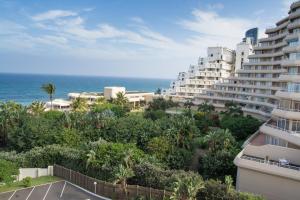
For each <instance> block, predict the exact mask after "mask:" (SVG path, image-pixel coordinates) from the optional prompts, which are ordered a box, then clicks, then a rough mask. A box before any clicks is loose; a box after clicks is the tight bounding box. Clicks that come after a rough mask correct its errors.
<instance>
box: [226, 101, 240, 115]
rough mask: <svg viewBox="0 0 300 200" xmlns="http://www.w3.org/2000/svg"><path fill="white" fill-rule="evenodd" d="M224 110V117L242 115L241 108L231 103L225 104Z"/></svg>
mask: <svg viewBox="0 0 300 200" xmlns="http://www.w3.org/2000/svg"><path fill="white" fill-rule="evenodd" d="M225 109H226V111H225V112H224V113H225V114H226V115H229V116H242V115H243V111H242V107H241V106H240V105H239V104H237V103H235V102H233V101H228V102H226V103H225Z"/></svg>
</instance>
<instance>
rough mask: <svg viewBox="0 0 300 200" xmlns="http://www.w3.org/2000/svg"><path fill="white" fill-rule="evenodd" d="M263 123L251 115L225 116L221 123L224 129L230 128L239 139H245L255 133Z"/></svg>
mask: <svg viewBox="0 0 300 200" xmlns="http://www.w3.org/2000/svg"><path fill="white" fill-rule="evenodd" d="M261 124H262V122H260V121H259V120H257V119H255V118H253V117H251V116H249V115H248V116H246V117H244V116H223V117H222V119H221V121H220V125H221V128H223V129H229V130H230V131H231V133H232V135H233V136H234V137H235V138H236V140H238V141H244V140H245V139H246V138H248V137H249V136H250V135H252V134H253V133H255V132H256V131H257V130H258V128H259V126H260V125H261Z"/></svg>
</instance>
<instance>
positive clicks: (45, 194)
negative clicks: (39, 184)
mask: <svg viewBox="0 0 300 200" xmlns="http://www.w3.org/2000/svg"><path fill="white" fill-rule="evenodd" d="M51 186H52V183H51V184H50V185H49V187H48V190H47V192H46V194H45V196H44V198H43V200H45V198H46V196H47V194H48V192H49V190H50V188H51Z"/></svg>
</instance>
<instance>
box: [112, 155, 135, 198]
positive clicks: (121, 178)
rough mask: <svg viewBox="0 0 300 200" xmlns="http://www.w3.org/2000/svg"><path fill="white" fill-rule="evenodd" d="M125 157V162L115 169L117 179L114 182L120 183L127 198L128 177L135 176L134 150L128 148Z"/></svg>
mask: <svg viewBox="0 0 300 200" xmlns="http://www.w3.org/2000/svg"><path fill="white" fill-rule="evenodd" d="M124 155H125V157H124V158H123V164H120V165H119V166H118V167H117V168H116V171H115V180H114V182H113V183H114V184H117V183H120V184H121V186H122V188H123V190H124V193H125V197H126V199H127V179H128V178H131V177H133V176H134V171H133V169H132V166H133V161H132V155H133V152H132V150H128V151H126V152H125V153H124Z"/></svg>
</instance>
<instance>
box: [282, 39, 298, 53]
mask: <svg viewBox="0 0 300 200" xmlns="http://www.w3.org/2000/svg"><path fill="white" fill-rule="evenodd" d="M282 51H283V52H284V53H293V52H299V51H300V43H298V42H297V44H294V46H286V47H283V48H282Z"/></svg>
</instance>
